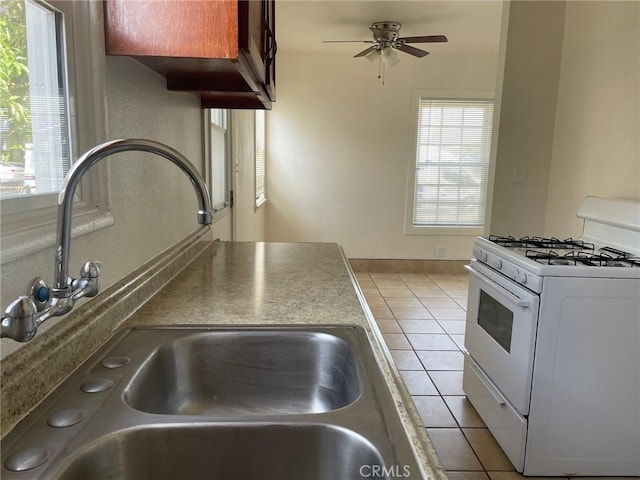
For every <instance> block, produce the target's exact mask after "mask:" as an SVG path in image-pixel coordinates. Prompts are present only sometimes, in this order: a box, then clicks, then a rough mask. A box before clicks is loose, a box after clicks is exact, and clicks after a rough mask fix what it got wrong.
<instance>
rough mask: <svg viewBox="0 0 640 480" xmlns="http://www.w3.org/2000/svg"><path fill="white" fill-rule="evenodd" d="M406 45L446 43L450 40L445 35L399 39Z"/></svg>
mask: <svg viewBox="0 0 640 480" xmlns="http://www.w3.org/2000/svg"><path fill="white" fill-rule="evenodd" d="M398 40H399V41H401V42H402V41H404V42H406V43H444V42H448V41H449V39H448V38H447V37H446V36H445V35H424V36H422V37H402V38H399V39H398Z"/></svg>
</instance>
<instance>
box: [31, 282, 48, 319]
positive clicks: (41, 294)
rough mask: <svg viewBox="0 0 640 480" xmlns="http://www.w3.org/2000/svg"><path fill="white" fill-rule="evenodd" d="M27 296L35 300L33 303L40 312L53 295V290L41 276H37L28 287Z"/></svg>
mask: <svg viewBox="0 0 640 480" xmlns="http://www.w3.org/2000/svg"><path fill="white" fill-rule="evenodd" d="M27 296H28V297H29V298H30V299H31V300H33V304H34V305H35V307H36V310H37V311H38V312H41V311H43V310H44V309H45V307H46V306H47V303H48V301H49V298H50V297H51V290H50V289H49V287H48V286H47V284H46V283H45V282H44V280H42V278H40V277H36V278H34V279H33V280H31V282H30V283H29V286H28V287H27Z"/></svg>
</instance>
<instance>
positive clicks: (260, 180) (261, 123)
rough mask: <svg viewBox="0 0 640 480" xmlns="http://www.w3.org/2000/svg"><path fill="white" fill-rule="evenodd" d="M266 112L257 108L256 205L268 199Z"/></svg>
mask: <svg viewBox="0 0 640 480" xmlns="http://www.w3.org/2000/svg"><path fill="white" fill-rule="evenodd" d="M265 130H266V125H265V113H264V110H256V207H259V206H260V205H262V204H263V203H264V201H265V200H266V199H267V197H266V192H265V185H264V184H265Z"/></svg>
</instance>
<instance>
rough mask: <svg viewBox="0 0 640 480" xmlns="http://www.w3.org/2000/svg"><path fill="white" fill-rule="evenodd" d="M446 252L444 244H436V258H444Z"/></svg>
mask: <svg viewBox="0 0 640 480" xmlns="http://www.w3.org/2000/svg"><path fill="white" fill-rule="evenodd" d="M444 254H445V248H444V245H436V258H443V257H444Z"/></svg>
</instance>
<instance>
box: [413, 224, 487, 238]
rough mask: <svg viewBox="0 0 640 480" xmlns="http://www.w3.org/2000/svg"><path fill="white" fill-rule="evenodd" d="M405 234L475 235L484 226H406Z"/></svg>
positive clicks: (479, 233)
mask: <svg viewBox="0 0 640 480" xmlns="http://www.w3.org/2000/svg"><path fill="white" fill-rule="evenodd" d="M404 233H405V235H448V236H451V237H471V236H473V237H477V236H478V235H483V234H484V227H437V226H429V227H415V226H413V225H412V226H408V227H406V230H405V232H404Z"/></svg>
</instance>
